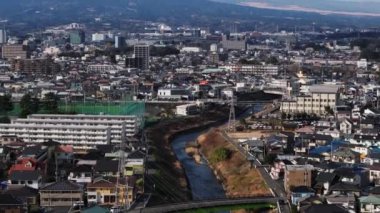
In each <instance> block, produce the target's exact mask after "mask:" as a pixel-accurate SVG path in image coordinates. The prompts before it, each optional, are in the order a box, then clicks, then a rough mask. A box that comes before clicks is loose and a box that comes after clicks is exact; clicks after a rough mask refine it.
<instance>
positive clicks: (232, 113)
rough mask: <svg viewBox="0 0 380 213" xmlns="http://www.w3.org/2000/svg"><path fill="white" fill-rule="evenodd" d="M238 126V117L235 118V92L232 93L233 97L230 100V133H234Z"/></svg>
mask: <svg viewBox="0 0 380 213" xmlns="http://www.w3.org/2000/svg"><path fill="white" fill-rule="evenodd" d="M235 124H236V116H235V101H234V92H233V91H232V97H231V100H230V116H229V119H228V131H229V132H234V131H235V129H236V128H235Z"/></svg>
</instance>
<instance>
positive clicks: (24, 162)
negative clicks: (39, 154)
mask: <svg viewBox="0 0 380 213" xmlns="http://www.w3.org/2000/svg"><path fill="white" fill-rule="evenodd" d="M36 166H37V161H36V160H35V159H34V158H22V159H18V160H17V162H16V164H14V165H12V166H11V168H10V169H9V171H8V173H9V174H11V173H12V172H13V171H34V170H36Z"/></svg>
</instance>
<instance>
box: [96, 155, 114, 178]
mask: <svg viewBox="0 0 380 213" xmlns="http://www.w3.org/2000/svg"><path fill="white" fill-rule="evenodd" d="M118 171H119V161H118V160H109V159H100V160H97V161H96V165H95V167H94V172H95V173H96V174H99V175H101V176H103V177H116V175H117V172H118Z"/></svg>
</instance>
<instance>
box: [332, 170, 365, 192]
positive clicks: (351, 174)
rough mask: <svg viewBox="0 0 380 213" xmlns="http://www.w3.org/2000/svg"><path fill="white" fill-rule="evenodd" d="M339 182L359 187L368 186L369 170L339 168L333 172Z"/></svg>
mask: <svg viewBox="0 0 380 213" xmlns="http://www.w3.org/2000/svg"><path fill="white" fill-rule="evenodd" d="M334 173H335V174H336V175H337V176H338V177H339V178H340V179H339V181H341V182H343V183H347V184H351V185H358V186H359V187H367V186H368V185H369V169H368V168H364V167H341V168H338V169H336V170H335V171H334Z"/></svg>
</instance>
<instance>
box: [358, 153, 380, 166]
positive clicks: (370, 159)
mask: <svg viewBox="0 0 380 213" xmlns="http://www.w3.org/2000/svg"><path fill="white" fill-rule="evenodd" d="M362 163H364V164H367V165H373V164H379V163H380V152H374V151H373V150H370V151H368V154H367V156H366V157H365V158H363V159H362Z"/></svg>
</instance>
